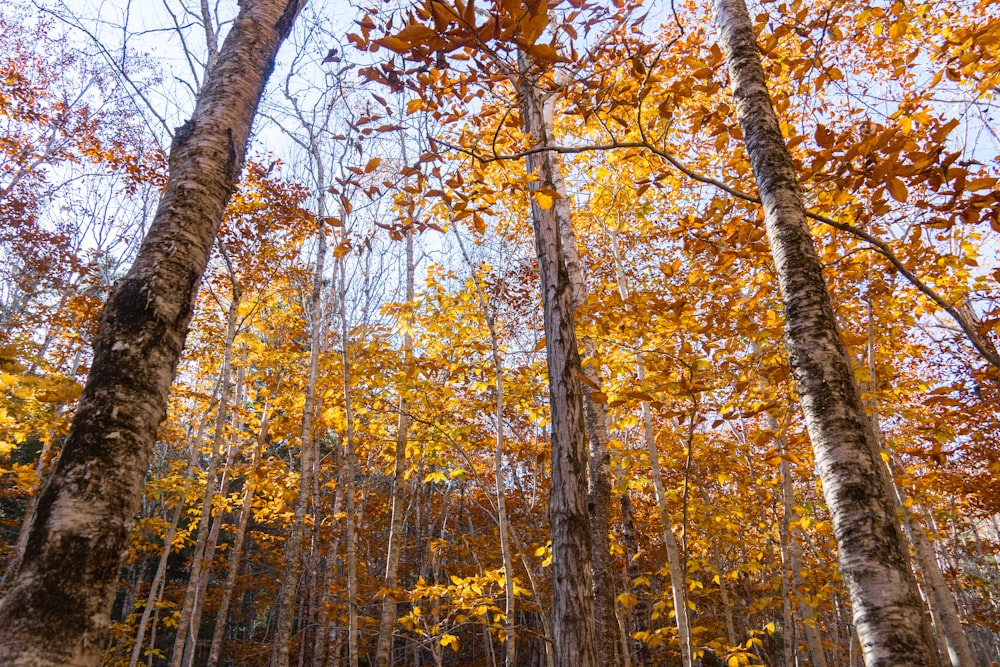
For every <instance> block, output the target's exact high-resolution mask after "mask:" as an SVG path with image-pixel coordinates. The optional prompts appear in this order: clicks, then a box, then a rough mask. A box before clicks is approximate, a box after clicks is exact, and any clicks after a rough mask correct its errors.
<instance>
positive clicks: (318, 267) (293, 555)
mask: <svg viewBox="0 0 1000 667" xmlns="http://www.w3.org/2000/svg"><path fill="white" fill-rule="evenodd" d="M313 145H314V146H315V144H313ZM313 154H314V158H315V162H316V166H317V169H318V170H319V178H318V182H319V183H324V182H325V178H324V176H323V173H322V170H323V162H322V160H321V159H320V156H319V153H318V151H315V150H314V152H313ZM324 201H325V193H322V192H321V193H320V194H319V213H320V215H319V225H318V231H317V233H316V262H315V265H314V269H313V285H312V295H311V300H310V307H311V310H310V317H309V323H310V331H311V332H312V335H311V336H310V341H309V374H308V376H307V378H306V387H305V390H306V395H305V403H304V405H303V407H302V433H301V436H300V439H299V488H298V495H297V496H296V498H295V515H294V518H293V520H292V529H291V532H290V533H289V536H288V544H287V545H286V547H285V562H284V569H285V580H284V582H282V586H281V598H280V600H279V602H278V623H277V627H276V629H275V632H274V640H273V644H272V647H271V667H288V661H289V642H290V641H291V634H292V623H293V621H294V620H295V608H296V606H297V605H296V603H295V593H296V591H297V590H298V586H299V578H300V577H301V575H302V541H303V537H304V534H305V521H306V513H307V511H308V509H309V502H310V498H311V496H312V489H313V474H314V473H315V468H316V465H315V461H316V437H315V435H314V434H313V412H314V411H315V405H316V382H317V380H318V378H319V356H320V352H321V350H322V345H323V340H322V338H323V337H322V332H323V331H324V327H323V266H324V260H325V258H326V232H325V226H326V222H325V221H324V218H325V217H326V216H325V213H326V211H325V208H324V205H323V202H324Z"/></svg>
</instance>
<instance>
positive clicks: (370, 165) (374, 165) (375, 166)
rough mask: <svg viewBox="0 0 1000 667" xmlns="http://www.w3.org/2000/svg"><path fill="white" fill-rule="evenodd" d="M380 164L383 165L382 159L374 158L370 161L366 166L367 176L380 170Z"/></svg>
mask: <svg viewBox="0 0 1000 667" xmlns="http://www.w3.org/2000/svg"><path fill="white" fill-rule="evenodd" d="M380 164H382V160H381V158H377V157H373V158H372V159H371V160H368V164H366V165H365V173H366V174H370V173H372V172H373V171H375V170H376V169H378V166H379V165H380Z"/></svg>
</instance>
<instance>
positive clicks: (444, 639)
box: [441, 633, 458, 653]
mask: <svg viewBox="0 0 1000 667" xmlns="http://www.w3.org/2000/svg"><path fill="white" fill-rule="evenodd" d="M441 646H451V648H452V650H453V651H455V652H456V653H458V637H456V636H455V635H449V634H447V633H445V634H443V635H441Z"/></svg>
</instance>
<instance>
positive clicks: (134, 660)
mask: <svg viewBox="0 0 1000 667" xmlns="http://www.w3.org/2000/svg"><path fill="white" fill-rule="evenodd" d="M219 380H220V382H219V383H218V384H217V385H216V388H218V387H219V385H221V384H222V383H221V380H222V378H221V376H220V377H219ZM212 394H213V395H212V400H211V401H210V402H209V405H208V408H207V409H206V410H205V412H204V413H203V414H202V417H201V420H200V421H199V423H198V430H197V431H196V432H195V436H194V442H192V444H191V454H190V458H189V460H188V467H187V472H186V475H187V478H188V480H190V479H192V478H193V476H194V467H195V459H196V458H197V457H198V451H199V450H200V449H201V441H202V440H203V439H204V437H205V429H206V428H207V426H208V418H209V415H210V414H211V412H212V409H213V408H214V407H215V403H216V399H215V390H213V392H212ZM184 495H185V494H183V493H182V494H181V495H180V496H179V497H178V499H177V507H176V508H175V509H174V515H173V517H172V518H171V519H170V527H169V528H168V529H167V534H166V536H165V537H164V538H163V552H162V553H161V554H160V560H159V562H158V563H157V565H156V572H155V573H154V574H153V581H152V583H151V584H150V585H149V595H148V596H147V597H146V606H145V607H144V608H143V610H142V617H141V618H140V619H139V627H138V628H137V629H136V633H135V645H134V646H133V647H132V655H131V657H130V658H129V667H136V665H137V664H139V658H141V657H142V647H143V643H144V642H145V639H146V627H147V626H148V624H149V619H150V617H151V616H152V614H153V610H154V608H155V607H156V601H157V600H159V598H160V596H162V595H163V585H164V576H165V574H166V571H167V562H168V561H169V559H170V551H171V549H172V547H173V543H174V535H175V534H176V533H177V526H178V525H179V524H180V519H181V515H182V514H183V513H184V510H185V508H186V505H185V502H184V501H185V498H184ZM150 644H152V642H150Z"/></svg>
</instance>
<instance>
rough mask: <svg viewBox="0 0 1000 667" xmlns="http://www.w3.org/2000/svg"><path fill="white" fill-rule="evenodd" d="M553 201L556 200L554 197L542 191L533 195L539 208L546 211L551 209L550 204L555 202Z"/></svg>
mask: <svg viewBox="0 0 1000 667" xmlns="http://www.w3.org/2000/svg"><path fill="white" fill-rule="evenodd" d="M555 200H556V198H555V197H553V196H552V195H550V194H549V193H547V192H544V191H542V190H539V191H538V192H536V193H535V201H536V202H538V205H539V206H541V207H542V208H543V209H545V210H546V211H548V210H549V209H550V208H552V204H553V203H554V202H555Z"/></svg>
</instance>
